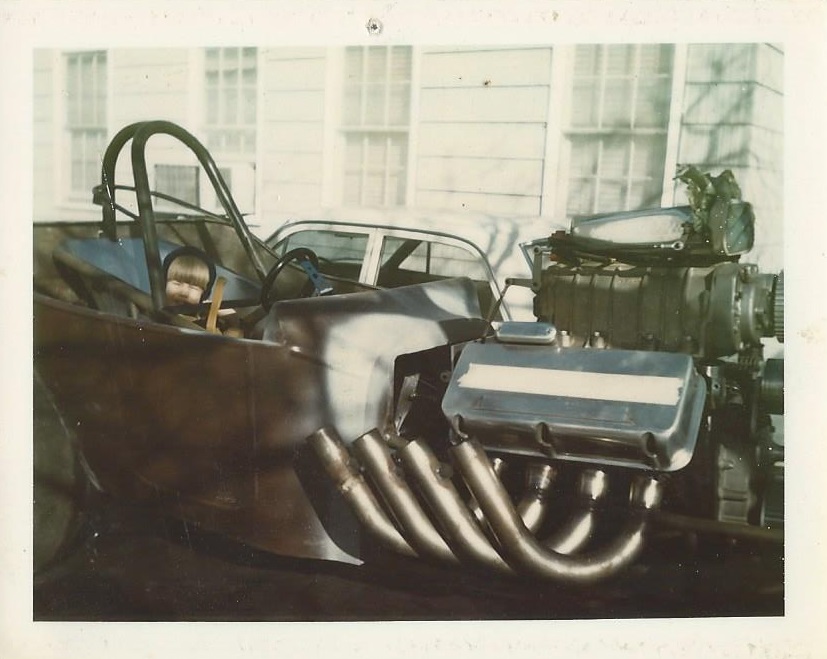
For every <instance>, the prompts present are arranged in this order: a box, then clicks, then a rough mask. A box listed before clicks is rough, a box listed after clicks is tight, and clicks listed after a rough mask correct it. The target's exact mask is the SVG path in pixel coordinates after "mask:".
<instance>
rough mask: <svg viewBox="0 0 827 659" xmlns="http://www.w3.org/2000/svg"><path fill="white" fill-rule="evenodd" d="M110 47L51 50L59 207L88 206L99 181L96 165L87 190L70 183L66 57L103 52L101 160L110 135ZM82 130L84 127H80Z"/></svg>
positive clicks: (111, 61) (69, 125) (111, 71)
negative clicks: (93, 188)
mask: <svg viewBox="0 0 827 659" xmlns="http://www.w3.org/2000/svg"><path fill="white" fill-rule="evenodd" d="M112 53H113V51H112V50H111V49H107V48H104V49H85V48H84V49H66V50H56V51H55V54H54V59H53V63H54V67H55V70H56V71H57V72H58V73H57V75H55V76H54V84H55V97H56V98H58V99H60V101H59V103H57V106H56V112H55V116H54V122H55V123H54V125H55V133H56V139H55V143H56V144H60V145H61V147H62V148H61V156H60V157H59V158H55V160H54V163H55V181H56V183H57V186H56V190H55V193H56V195H57V200H56V201H57V204H58V206H59V207H61V208H66V209H70V210H80V209H82V210H87V209H88V206H89V201H90V200H91V198H92V187H93V186H94V185H97V184H98V183H100V178H99V175H100V167H98V170H97V171H98V178H96V179H95V180H94V182H93V183H92V185H91V186H89V189H88V190H75V189H74V188H73V187H72V156H73V152H72V142H73V140H72V137H73V131H74V127H73V126H72V125H71V124H70V121H69V99H68V87H69V60H70V58H72V57H79V56H83V55H104V56H105V62H104V64H103V67H104V71H105V74H106V89H105V92H104V94H103V101H102V103H103V113H104V122H103V124H101V125H99V126H97V127H96V129H97V130H101V131H102V133H103V143H102V150H101V152H100V154H99V156H100V157H99V161H100V164H102V162H103V153H104V151H105V150H106V145H107V143H108V140H109V135H110V129H109V126H110V121H111V117H112V84H111V80H112V73H113V57H112ZM81 130H85V129H83V128H82V129H81Z"/></svg>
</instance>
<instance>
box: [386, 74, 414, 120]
mask: <svg viewBox="0 0 827 659" xmlns="http://www.w3.org/2000/svg"><path fill="white" fill-rule="evenodd" d="M389 94H390V97H389V98H388V125H389V126H404V125H407V123H408V113H409V111H410V106H411V98H410V86H409V85H400V84H395V85H391V88H390V92H389Z"/></svg>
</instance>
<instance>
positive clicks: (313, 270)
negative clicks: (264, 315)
mask: <svg viewBox="0 0 827 659" xmlns="http://www.w3.org/2000/svg"><path fill="white" fill-rule="evenodd" d="M290 261H296V263H298V264H299V265H300V266H301V268H302V270H304V271H305V273H307V276H308V278H309V279H310V281H312V282H313V287H314V289H315V290H316V292H317V293H318V294H319V295H324V294H325V293H328V292H330V291H331V290H332V289H331V287H330V284H328V283H327V280H326V279H325V278H324V277H323V276H322V274H321V273H320V272H319V257H318V256H316V252H314V251H313V250H312V249H308V248H307V247H297V248H296V249H291V250H290V251H289V252H287V253H286V254H285V255H284V256H282V257H281V258H280V259H279V260H278V261H276V262H275V263H274V264H273V267H272V268H270V272H268V273H267V276H266V277H265V278H264V281H263V282H262V284H261V306H262V307H264V310H265V311H270V307H272V306H273V303H274V302H275V300H273V299H271V298H272V294H273V287H274V285H275V283H276V279H278V276H279V275H280V274H281V272H282V270H284V266H285V265H287V264H288V263H290Z"/></svg>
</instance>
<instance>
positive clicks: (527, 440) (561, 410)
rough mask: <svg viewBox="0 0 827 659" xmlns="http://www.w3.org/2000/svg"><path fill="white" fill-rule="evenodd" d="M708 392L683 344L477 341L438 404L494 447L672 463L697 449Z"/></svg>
mask: <svg viewBox="0 0 827 659" xmlns="http://www.w3.org/2000/svg"><path fill="white" fill-rule="evenodd" d="M705 396H706V382H705V380H704V379H703V378H702V377H701V376H700V375H699V374H698V373H697V372H696V370H695V368H694V366H693V362H692V358H691V357H690V356H689V355H685V354H680V353H665V352H648V351H637V350H611V349H603V350H600V349H590V348H582V349H581V348H560V347H556V346H555V347H546V346H531V345H511V344H502V343H473V344H470V345H467V346H466V347H465V348H464V349H463V351H462V353H461V355H460V357H459V360H458V362H457V365H456V368H455V369H454V371H453V374H452V377H451V382H450V384H449V385H448V389H447V391H446V392H445V396H444V398H443V401H442V411H443V413H444V414H445V416H446V417H447V418H448V420H449V421H451V422H452V423H453V425H454V427H455V429H457V430H459V431H460V432H465V433H468V434H470V435H473V436H475V437H476V438H477V439H479V440H480V441H481V442H482V443H483V445H484V446H485V447H486V448H488V449H491V450H495V451H503V452H508V453H517V454H523V455H530V456H543V457H551V458H556V459H561V460H574V461H581V462H589V463H592V464H599V465H620V466H626V467H635V468H640V469H655V470H658V471H675V470H677V469H681V468H682V467H684V466H686V465H687V463H688V462H689V460H690V459H691V457H692V453H693V451H694V449H695V442H696V439H697V436H698V429H699V426H700V424H701V419H702V415H703V408H704V400H705Z"/></svg>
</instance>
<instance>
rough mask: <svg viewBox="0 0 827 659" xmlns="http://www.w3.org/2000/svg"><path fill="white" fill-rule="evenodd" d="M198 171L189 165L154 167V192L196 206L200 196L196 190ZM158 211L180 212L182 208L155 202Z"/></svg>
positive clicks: (161, 200)
mask: <svg viewBox="0 0 827 659" xmlns="http://www.w3.org/2000/svg"><path fill="white" fill-rule="evenodd" d="M199 173H200V169H199V167H197V166H189V165H155V190H156V191H157V192H162V193H164V194H167V195H169V196H171V197H175V198H176V199H180V200H182V201H186V202H188V203H190V204H194V205H195V206H198V205H199V204H200V201H201V195H200V191H199V188H198V182H199V176H198V175H199ZM155 208H156V209H158V210H172V211H181V210H182V208H181V207H180V206H179V205H177V204H174V203H172V202H170V201H166V200H164V199H156V200H155Z"/></svg>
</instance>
